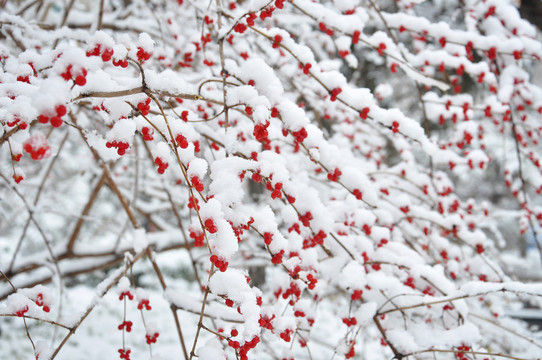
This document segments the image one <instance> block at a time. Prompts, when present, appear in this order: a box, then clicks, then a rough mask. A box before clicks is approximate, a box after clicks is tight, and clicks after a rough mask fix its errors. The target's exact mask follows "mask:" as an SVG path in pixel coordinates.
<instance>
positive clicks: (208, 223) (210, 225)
mask: <svg viewBox="0 0 542 360" xmlns="http://www.w3.org/2000/svg"><path fill="white" fill-rule="evenodd" d="M204 224H205V228H206V229H207V231H208V232H210V233H211V234H214V233H216V232H217V231H218V228H217V227H216V224H215V222H214V220H213V219H206V220H205V223H204Z"/></svg>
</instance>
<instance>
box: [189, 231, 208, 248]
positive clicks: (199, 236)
mask: <svg viewBox="0 0 542 360" xmlns="http://www.w3.org/2000/svg"><path fill="white" fill-rule="evenodd" d="M190 237H191V238H192V239H194V246H195V247H201V246H203V245H205V235H204V234H203V232H201V231H194V230H191V231H190Z"/></svg>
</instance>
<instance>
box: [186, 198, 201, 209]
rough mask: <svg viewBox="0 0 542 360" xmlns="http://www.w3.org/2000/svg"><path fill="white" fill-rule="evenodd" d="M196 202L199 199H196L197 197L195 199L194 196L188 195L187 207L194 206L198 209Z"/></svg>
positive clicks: (192, 207)
mask: <svg viewBox="0 0 542 360" xmlns="http://www.w3.org/2000/svg"><path fill="white" fill-rule="evenodd" d="M198 203H199V201H198V199H196V198H195V197H192V196H190V197H189V198H188V208H189V209H194V208H196V210H199V209H200V207H199V205H198Z"/></svg>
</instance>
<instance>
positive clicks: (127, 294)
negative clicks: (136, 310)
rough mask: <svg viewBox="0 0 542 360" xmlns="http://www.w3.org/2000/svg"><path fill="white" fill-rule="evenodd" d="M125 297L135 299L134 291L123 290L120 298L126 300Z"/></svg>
mask: <svg viewBox="0 0 542 360" xmlns="http://www.w3.org/2000/svg"><path fill="white" fill-rule="evenodd" d="M125 297H127V298H128V300H134V295H132V293H131V292H130V291H129V290H128V291H123V292H122V293H121V294H120V295H119V300H124V298H125Z"/></svg>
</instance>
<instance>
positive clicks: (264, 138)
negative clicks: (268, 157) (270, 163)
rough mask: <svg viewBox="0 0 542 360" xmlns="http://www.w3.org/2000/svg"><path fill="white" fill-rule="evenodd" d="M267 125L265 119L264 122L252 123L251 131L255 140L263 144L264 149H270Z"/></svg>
mask: <svg viewBox="0 0 542 360" xmlns="http://www.w3.org/2000/svg"><path fill="white" fill-rule="evenodd" d="M268 127H269V121H266V122H265V124H262V123H258V124H256V125H254V131H253V132H252V134H253V135H254V137H255V138H256V140H258V141H259V142H261V143H262V144H264V148H265V149H266V150H270V149H271V145H270V143H271V141H270V140H269V138H268V136H269V133H268V132H267V128H268Z"/></svg>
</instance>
